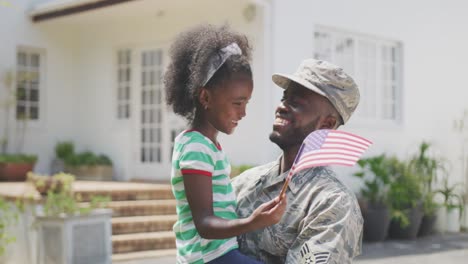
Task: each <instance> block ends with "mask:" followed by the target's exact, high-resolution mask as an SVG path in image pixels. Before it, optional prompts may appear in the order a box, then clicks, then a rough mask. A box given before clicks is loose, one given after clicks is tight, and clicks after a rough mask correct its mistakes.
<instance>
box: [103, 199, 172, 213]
mask: <svg viewBox="0 0 468 264" xmlns="http://www.w3.org/2000/svg"><path fill="white" fill-rule="evenodd" d="M107 208H110V209H112V211H113V213H112V216H113V217H123V216H143V215H173V214H176V201H175V200H139V201H113V202H110V203H108V204H107Z"/></svg>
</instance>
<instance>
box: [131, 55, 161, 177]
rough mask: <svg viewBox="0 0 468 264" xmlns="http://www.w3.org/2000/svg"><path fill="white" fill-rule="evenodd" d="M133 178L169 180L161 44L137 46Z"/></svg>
mask: <svg viewBox="0 0 468 264" xmlns="http://www.w3.org/2000/svg"><path fill="white" fill-rule="evenodd" d="M135 52H136V54H135V55H136V56H135V57H136V58H137V60H136V65H135V69H136V71H135V72H136V74H135V75H136V76H135V78H134V80H135V87H136V89H135V90H136V95H135V96H134V99H135V100H134V102H135V103H134V106H135V111H134V113H135V116H134V136H133V141H134V144H133V146H134V147H133V169H132V173H133V175H131V177H132V178H136V179H144V180H156V181H161V180H168V179H169V173H170V159H169V153H168V152H169V148H170V143H169V135H168V131H167V129H165V128H166V127H167V125H166V106H165V102H164V90H163V82H162V77H163V69H164V56H163V55H164V51H163V49H162V48H146V49H139V50H136V51H135Z"/></svg>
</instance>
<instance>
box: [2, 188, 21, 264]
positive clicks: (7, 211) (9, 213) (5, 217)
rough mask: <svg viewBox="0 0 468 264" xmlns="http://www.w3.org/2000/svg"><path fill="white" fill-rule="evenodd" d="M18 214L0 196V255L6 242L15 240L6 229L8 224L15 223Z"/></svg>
mask: <svg viewBox="0 0 468 264" xmlns="http://www.w3.org/2000/svg"><path fill="white" fill-rule="evenodd" d="M17 221H18V214H17V213H16V211H15V208H14V206H13V205H11V204H10V203H9V202H7V201H5V200H4V199H3V198H1V197H0V256H2V255H3V254H4V253H5V249H6V247H7V245H8V244H10V243H13V242H15V240H16V238H15V237H13V236H11V235H9V234H8V232H7V231H6V229H7V227H8V226H11V225H13V224H16V223H17Z"/></svg>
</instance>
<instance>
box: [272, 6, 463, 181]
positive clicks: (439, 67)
mask: <svg viewBox="0 0 468 264" xmlns="http://www.w3.org/2000/svg"><path fill="white" fill-rule="evenodd" d="M467 9H468V4H466V3H465V2H463V1H449V2H447V1H442V0H433V1H403V0H397V1H372V0H355V1H344V0H331V1H306V0H303V1H298V0H296V1H287V2H285V1H274V10H275V11H274V17H275V20H274V23H275V27H274V28H275V32H274V41H273V43H274V44H273V45H274V51H275V52H274V54H275V64H274V69H275V71H286V72H291V71H293V70H295V68H296V67H297V66H298V65H299V62H300V61H301V60H302V59H303V58H306V57H312V52H313V45H314V42H313V33H314V26H315V25H323V26H328V27H335V28H338V29H340V30H348V31H350V32H356V33H362V34H369V35H371V36H376V37H381V38H384V39H385V38H386V39H390V40H396V41H401V42H402V44H403V91H402V93H403V94H402V96H403V109H402V117H403V119H402V121H401V122H399V123H398V124H395V125H384V124H380V123H378V122H375V123H370V124H366V123H360V122H357V120H354V119H353V118H351V120H350V122H349V125H347V126H346V127H345V129H348V130H350V131H355V132H357V133H359V134H362V135H363V136H366V137H368V138H370V139H372V140H373V141H374V142H375V144H374V146H373V147H372V148H371V150H370V152H369V155H372V154H379V153H382V152H387V153H389V154H397V155H399V156H400V157H407V156H408V155H410V154H412V153H414V152H416V151H417V147H418V144H419V143H420V142H421V141H422V140H423V139H425V140H428V141H430V142H432V143H433V144H434V149H436V150H438V152H439V153H440V154H441V155H443V156H444V157H446V158H447V159H449V160H450V162H451V164H452V173H451V175H450V177H451V180H452V181H463V178H462V173H461V168H460V161H459V159H458V158H459V155H460V148H461V147H460V143H461V141H460V138H459V135H457V134H455V133H454V132H453V129H452V126H453V120H454V119H456V118H459V117H461V115H462V113H463V109H464V108H467V107H468V103H467V100H466V98H468V90H467V89H466V88H463V85H464V83H465V82H464V76H465V74H464V71H466V69H467V68H468V51H467V49H466V47H467V45H468V38H467V35H466V34H465V33H466V24H467V23H468V18H467V17H466V15H465V13H466V10H467ZM293 28H294V30H292V29H293ZM291 46H293V47H294V48H290V47H291ZM342 175H343V177H342V178H343V180H344V181H345V182H348V183H351V185H352V182H353V180H351V179H352V178H351V177H349V171H347V173H343V174H342Z"/></svg>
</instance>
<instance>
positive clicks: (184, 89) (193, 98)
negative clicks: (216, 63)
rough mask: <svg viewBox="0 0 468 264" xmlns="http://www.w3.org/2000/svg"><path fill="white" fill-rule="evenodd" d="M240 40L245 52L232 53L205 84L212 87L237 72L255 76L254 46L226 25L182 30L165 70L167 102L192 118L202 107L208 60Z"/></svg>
mask: <svg viewBox="0 0 468 264" xmlns="http://www.w3.org/2000/svg"><path fill="white" fill-rule="evenodd" d="M233 42H235V43H237V45H238V46H239V48H240V49H241V50H242V55H233V56H230V57H229V58H228V59H227V60H226V62H225V63H224V64H223V65H222V66H221V67H220V69H219V70H218V71H216V73H215V74H214V76H213V77H212V78H211V79H210V80H209V81H208V83H207V84H206V85H205V87H206V88H207V89H213V88H216V87H219V86H220V85H222V83H223V82H224V81H228V80H230V79H231V78H232V77H233V76H237V75H238V74H245V75H247V76H248V77H249V78H252V71H251V68H250V63H249V62H250V60H251V47H250V45H249V42H248V40H247V38H246V36H244V35H242V34H239V33H237V32H234V31H232V30H230V29H229V28H228V27H227V26H221V27H216V26H213V25H200V26H197V27H194V28H192V29H189V30H187V31H185V32H182V33H180V34H179V35H178V36H177V38H176V39H175V41H174V43H173V44H172V46H171V49H170V59H171V61H170V64H169V66H168V68H167V70H166V72H165V74H164V86H165V90H166V91H165V92H166V103H167V104H168V105H170V106H172V109H173V111H174V112H175V113H176V114H178V115H181V116H183V117H185V118H186V119H187V120H188V121H189V122H191V121H193V118H194V116H195V112H196V109H197V108H198V107H199V103H198V100H197V98H198V94H199V92H200V88H201V87H202V85H203V81H204V80H205V78H206V75H207V71H208V62H209V59H210V58H211V56H214V54H216V53H217V52H219V50H221V49H222V48H224V47H226V46H228V45H229V44H231V43H233Z"/></svg>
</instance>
